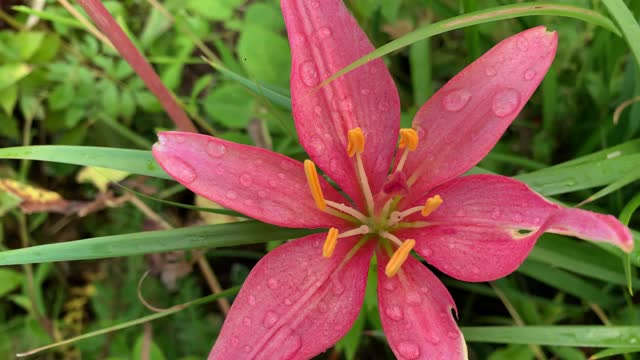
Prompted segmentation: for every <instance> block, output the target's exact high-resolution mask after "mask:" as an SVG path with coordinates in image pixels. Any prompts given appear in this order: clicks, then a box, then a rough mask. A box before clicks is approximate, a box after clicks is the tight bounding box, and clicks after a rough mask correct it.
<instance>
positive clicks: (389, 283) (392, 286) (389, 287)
mask: <svg viewBox="0 0 640 360" xmlns="http://www.w3.org/2000/svg"><path fill="white" fill-rule="evenodd" d="M383 287H384V288H385V290H389V291H393V290H395V289H396V284H395V282H394V281H393V280H392V279H388V280H387V281H385V283H384V285H383Z"/></svg>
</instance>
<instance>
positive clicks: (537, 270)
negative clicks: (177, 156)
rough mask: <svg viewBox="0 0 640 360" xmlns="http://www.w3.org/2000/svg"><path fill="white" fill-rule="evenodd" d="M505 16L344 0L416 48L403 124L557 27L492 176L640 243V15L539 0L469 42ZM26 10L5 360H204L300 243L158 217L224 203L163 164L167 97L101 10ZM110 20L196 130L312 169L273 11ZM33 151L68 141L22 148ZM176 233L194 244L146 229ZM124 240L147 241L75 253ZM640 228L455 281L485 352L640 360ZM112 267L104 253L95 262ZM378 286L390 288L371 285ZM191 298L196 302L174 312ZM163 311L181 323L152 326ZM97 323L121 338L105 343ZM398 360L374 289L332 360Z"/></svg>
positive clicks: (497, 153) (474, 353) (16, 49)
mask: <svg viewBox="0 0 640 360" xmlns="http://www.w3.org/2000/svg"><path fill="white" fill-rule="evenodd" d="M37 2H38V1H36V2H35V3H37ZM85 2H88V1H85ZM509 3H510V2H508V1H495V0H490V1H476V0H460V1H456V0H407V1H402V2H400V1H384V0H350V1H347V4H348V6H349V7H350V9H351V10H352V12H353V13H354V15H355V16H356V18H357V19H358V21H359V23H360V24H361V26H362V27H363V28H364V30H365V31H366V32H367V34H368V35H369V37H370V39H371V40H372V42H373V43H374V45H375V46H376V47H380V46H382V45H385V44H387V43H389V42H390V41H392V40H395V39H398V38H402V39H403V40H401V41H404V40H407V41H405V42H401V43H392V45H391V47H392V50H394V51H393V52H391V53H390V54H389V55H387V56H385V58H384V59H385V61H386V62H387V65H388V67H389V69H390V71H391V73H392V75H393V77H394V80H395V81H396V84H397V86H398V89H399V92H400V96H401V101H402V110H403V113H402V119H403V122H404V124H405V125H408V124H409V122H410V120H411V118H412V115H413V113H415V111H416V110H417V109H418V108H419V107H420V106H421V105H422V104H423V103H424V101H425V100H426V99H428V98H429V97H430V96H431V94H432V93H433V92H434V91H435V90H437V89H438V88H439V87H440V86H442V85H443V84H444V83H445V82H446V81H447V80H448V79H449V78H451V77H452V76H453V75H454V74H455V73H457V72H458V71H460V70H461V69H462V68H463V67H464V66H465V65H466V64H468V63H469V62H471V61H472V60H474V59H476V58H477V57H479V56H480V55H481V54H482V53H483V52H484V51H486V50H488V49H489V48H490V47H491V46H493V45H495V44H496V43H497V42H499V41H500V40H502V39H503V38H505V37H508V36H510V35H512V34H515V33H516V32H519V31H521V30H523V29H526V28H529V27H533V26H536V25H540V24H543V25H546V26H547V27H549V28H550V29H553V30H556V31H557V32H558V33H559V37H560V45H559V48H558V55H557V57H556V60H555V62H554V65H553V66H552V68H551V70H550V72H549V73H548V74H547V77H546V78H545V80H544V82H543V84H542V85H541V87H540V89H539V90H538V91H537V92H536V93H535V94H534V96H533V98H532V99H531V101H530V102H529V104H528V105H527V106H526V107H525V109H524V111H523V112H522V113H521V114H520V116H519V117H518V119H517V120H516V121H515V122H514V124H513V125H512V126H511V127H510V129H509V130H508V131H507V133H506V135H505V136H504V137H503V139H502V140H501V141H500V143H499V144H498V146H496V148H495V149H494V150H493V151H492V152H491V154H490V155H489V156H488V157H487V158H486V159H485V160H484V161H483V162H482V163H481V164H480V165H479V166H480V167H481V168H482V169H484V170H489V171H493V172H496V173H500V174H504V175H509V176H516V177H518V178H519V179H521V180H522V181H525V182H527V183H528V184H530V185H531V186H532V187H533V188H534V189H536V190H537V191H539V192H541V193H543V194H545V195H547V196H553V197H554V198H556V199H558V200H561V201H563V202H565V203H567V204H569V205H576V204H578V203H581V202H583V201H585V200H589V202H588V203H586V204H583V205H581V206H583V207H584V208H588V209H591V210H595V211H601V212H605V213H610V214H614V215H620V218H621V220H622V221H625V222H629V221H630V225H631V227H632V228H634V227H636V228H637V227H638V225H640V223H639V222H638V217H637V216H635V217H634V216H632V214H633V212H634V210H635V209H636V208H637V207H638V206H639V205H640V193H639V192H638V189H639V188H638V186H637V184H634V181H635V180H637V179H638V178H640V140H639V134H640V102H639V101H638V100H639V97H640V72H639V70H638V61H639V60H640V50H639V49H638V47H640V28H639V27H638V23H637V20H634V19H638V17H639V16H640V2H638V1H631V0H629V1H626V3H625V2H623V1H621V0H620V1H614V0H608V1H605V0H602V1H599V0H592V1H589V0H571V1H563V2H562V3H561V6H558V5H557V4H556V5H550V4H549V3H536V4H539V5H541V6H542V5H544V6H547V7H546V8H545V7H544V6H542V7H541V8H542V9H543V10H544V9H546V10H545V11H538V10H539V9H533V8H527V9H524V10H523V11H522V12H521V13H519V15H518V16H519V17H515V18H511V19H502V20H499V21H492V20H493V19H491V18H490V19H488V20H483V21H478V22H477V23H481V24H479V25H473V26H468V25H469V24H470V22H469V21H470V20H472V18H470V17H469V16H465V14H468V13H470V12H473V11H481V10H484V9H490V8H493V7H496V6H503V5H508V4H509ZM26 5H27V4H23V3H21V2H20V1H4V0H3V1H2V3H0V147H2V148H6V149H0V159H5V160H2V162H0V217H1V218H0V227H2V231H1V232H0V234H2V235H1V236H2V237H1V238H0V248H1V249H2V250H8V251H6V252H2V253H0V264H2V265H13V266H3V267H1V268H0V299H1V300H2V301H1V302H0V359H5V358H6V359H9V358H13V357H14V354H16V353H19V352H25V351H27V350H30V349H34V348H36V347H39V346H42V345H46V344H50V343H57V342H60V341H62V340H64V339H69V338H73V337H76V336H84V337H86V339H84V340H81V341H73V342H69V343H66V344H58V345H59V346H56V347H55V348H54V349H53V350H47V351H43V352H40V353H38V354H37V355H34V357H35V358H44V359H47V358H65V359H72V358H85V359H98V358H109V359H139V358H145V359H191V358H193V359H200V358H203V357H204V356H205V355H206V354H207V353H208V351H209V349H210V347H211V345H212V344H213V342H214V341H215V337H216V334H217V333H218V331H219V329H220V326H221V324H222V321H223V319H224V314H225V312H226V311H227V309H228V304H229V301H232V296H233V294H234V293H235V291H237V287H238V286H239V285H241V284H242V282H243V280H244V278H245V277H246V275H247V274H248V272H249V270H250V269H251V267H252V266H253V265H254V264H255V262H256V261H257V260H258V259H259V258H260V257H261V256H263V255H264V254H265V252H267V251H268V250H269V249H272V248H273V247H275V246H277V245H278V244H280V243H282V242H283V241H285V240H286V239H289V238H295V237H296V236H297V235H299V234H300V232H299V231H298V232H296V231H291V230H283V229H277V228H274V227H271V226H266V225H263V224H258V223H255V222H243V223H239V224H231V225H229V224H226V223H229V222H233V221H237V220H239V219H240V218H238V217H236V215H237V214H233V213H228V212H225V211H217V212H213V213H212V212H207V213H203V212H198V211H196V210H193V209H184V208H181V207H178V206H176V205H175V204H167V203H163V202H160V201H158V199H162V200H171V201H175V202H180V203H183V204H190V205H194V204H196V205H198V206H204V207H215V205H213V204H208V203H206V202H205V201H203V200H202V199H198V198H194V195H193V194H192V193H190V192H189V191H186V190H185V189H184V188H183V187H182V186H180V185H176V183H175V182H172V181H169V180H167V179H166V175H165V174H163V173H162V171H161V170H159V169H158V167H157V166H156V165H155V164H154V163H153V160H152V159H151V157H150V154H149V152H148V150H149V149H150V147H151V145H152V144H153V142H154V141H155V139H156V136H155V134H156V132H157V131H159V130H162V129H172V128H174V126H175V125H174V123H173V122H172V121H171V118H170V117H169V116H168V115H167V113H166V112H164V111H163V106H162V105H163V104H164V105H166V102H162V103H161V102H159V101H158V100H157V99H156V98H155V97H154V95H153V94H152V92H151V91H149V90H148V89H147V87H146V86H145V84H144V82H143V80H141V78H140V77H139V76H138V75H136V72H135V71H134V70H133V69H132V68H131V67H130V66H129V64H128V63H127V61H125V60H124V59H123V58H122V56H121V55H120V54H119V53H118V52H117V51H116V50H114V49H113V48H112V47H111V45H110V43H109V40H108V39H106V38H104V37H100V36H101V35H102V34H100V33H99V31H97V30H94V31H88V27H87V23H83V22H82V21H81V19H83V17H78V15H75V14H73V13H71V12H70V11H69V8H71V9H74V10H76V11H78V12H79V13H82V14H84V11H83V9H82V8H81V7H80V6H79V5H77V4H75V3H72V4H69V3H67V2H66V1H62V0H59V1H53V0H47V1H43V2H42V4H41V5H43V6H42V7H40V8H38V7H37V6H35V7H34V8H31V7H27V6H26ZM104 5H105V6H106V8H107V9H108V10H109V12H110V13H111V14H112V15H113V17H114V18H115V19H116V20H117V21H118V23H119V24H120V26H122V28H123V29H124V30H125V32H126V33H127V34H129V35H130V36H131V37H132V39H133V41H134V43H135V45H136V46H137V47H138V49H140V50H141V51H142V52H143V53H144V54H145V56H146V57H147V58H148V60H149V61H150V62H151V63H152V64H153V67H154V69H155V70H156V71H157V73H158V74H159V75H160V78H161V79H162V82H163V83H164V84H165V85H166V87H167V88H168V89H169V90H171V91H172V92H173V93H175V94H176V95H177V98H178V101H179V104H180V107H181V108H182V109H183V110H184V111H185V112H186V113H187V114H188V116H189V117H190V118H191V119H193V121H194V122H195V123H196V125H197V126H198V128H199V130H200V131H201V132H203V133H209V134H213V135H215V136H218V137H221V138H224V139H228V140H232V141H236V142H240V143H246V144H252V145H257V146H262V147H265V148H271V149H273V150H275V151H278V152H281V153H284V154H286V155H289V156H292V157H296V158H300V159H302V158H305V154H304V150H303V149H302V148H301V147H300V145H299V144H298V142H297V139H296V134H295V131H294V128H293V120H292V118H291V114H290V104H289V98H288V79H289V66H290V59H289V56H290V52H289V45H288V42H287V40H286V34H285V28H284V23H283V20H282V16H281V13H280V9H279V5H278V2H277V1H275V0H268V1H251V0H187V1H182V0H167V1H164V2H162V4H159V3H157V2H156V1H155V0H147V1H142V0H126V1H105V2H104ZM587 10H588V11H587ZM34 14H37V15H39V16H40V18H39V19H36V18H34V17H33V15H34ZM487 14H489V15H494V16H495V15H496V14H497V13H496V12H495V11H494V10H489V11H488V12H487ZM540 14H544V15H545V16H540ZM599 14H600V15H599ZM459 15H463V17H462V19H465V21H467V23H463V24H462V25H461V26H460V27H461V29H458V30H454V31H446V32H444V30H443V29H444V28H443V27H441V26H440V27H439V25H438V24H439V23H438V22H439V21H441V20H445V19H449V18H451V17H454V16H459ZM567 16H568V17H567ZM430 24H436V25H430ZM419 29H422V30H419ZM425 29H426V31H425ZM435 33H440V34H439V35H437V36H433V37H428V36H430V35H433V34H435ZM96 34H97V35H98V36H96ZM407 34H408V35H407ZM107 35H108V33H107ZM404 35H407V36H408V37H403V36H404ZM393 44H399V45H398V46H394V45H393ZM405 45H406V46H405ZM202 55H205V56H206V58H208V59H210V60H212V61H213V67H212V65H211V64H209V63H208V62H207V61H205V60H204V59H203V57H202ZM634 55H635V56H634ZM28 145H58V147H55V148H25V147H19V146H28ZM61 145H71V146H85V147H83V148H75V147H62V146H61ZM86 146H100V147H109V148H124V149H132V150H135V149H138V150H144V151H141V152H134V151H124V150H123V151H115V152H108V151H105V150H103V149H94V148H88V147H86ZM13 147H18V148H13ZM10 159H17V160H10ZM34 159H40V160H48V161H45V162H41V161H32V160H34ZM73 164H75V165H73ZM78 165H93V166H102V167H107V168H112V169H118V170H124V171H125V172H124V173H122V172H115V171H113V170H106V169H98V170H96V169H95V168H88V167H81V166H78ZM125 188H126V189H125ZM127 189H131V190H135V191H136V192H135V193H133V192H131V191H129V190H127ZM146 196H152V197H153V198H155V200H154V199H151V200H150V199H148V198H147V197H146ZM214 211H215V210H214ZM220 224H223V225H220ZM192 225H205V226H201V227H193V228H192V227H190V226H192ZM173 227H175V228H181V229H179V230H171V231H164V232H160V233H144V232H146V231H150V230H167V229H169V228H173ZM187 227H189V228H187ZM118 234H131V235H124V236H116V237H109V238H101V239H93V240H89V241H92V242H88V241H78V242H71V241H72V240H78V239H89V238H95V237H101V236H108V235H118ZM634 234H635V235H636V250H635V251H634V253H632V255H631V256H630V257H626V256H624V255H622V254H621V253H619V252H618V251H616V250H615V249H612V248H610V247H606V246H595V245H593V244H590V243H586V242H581V241H579V240H575V239H570V238H565V237H562V236H556V235H545V236H543V237H542V238H541V239H540V241H539V243H538V245H537V246H536V248H535V250H534V251H533V252H532V254H531V256H530V257H529V259H528V260H527V261H526V262H525V263H524V264H523V266H522V267H521V268H520V269H519V270H518V271H517V272H516V273H514V274H512V275H511V276H509V277H507V278H504V279H501V280H499V281H495V282H493V283H490V284H486V283H480V284H469V283H462V282H459V281H455V280H453V279H450V278H448V277H446V276H445V275H442V274H440V273H438V275H439V276H440V277H441V278H442V279H443V281H444V282H445V284H446V285H447V286H448V288H449V289H450V290H451V291H452V294H453V296H454V299H455V300H456V302H457V304H458V309H459V314H460V321H459V324H460V325H461V326H463V332H464V333H465V336H466V338H467V340H468V341H469V350H470V356H471V358H474V359H486V358H489V359H494V360H497V359H534V358H537V359H545V358H546V359H586V358H588V357H589V356H592V355H594V354H598V355H597V356H596V357H605V356H609V355H613V356H619V357H624V358H627V359H630V358H632V357H633V353H634V352H637V351H640V302H639V298H638V296H637V295H635V296H634V295H632V292H631V290H632V289H633V288H635V289H637V288H638V286H639V285H640V278H639V277H638V276H637V274H636V269H637V267H638V266H640V251H639V250H638V246H637V245H638V244H637V240H638V238H637V234H638V233H637V232H634ZM48 244H55V245H48ZM233 245H242V246H233ZM28 246H31V248H30V249H27V250H9V249H19V248H23V247H28ZM38 246H43V247H38ZM232 246H233V247H232ZM169 250H171V252H162V253H156V252H160V251H169ZM150 253H154V254H150ZM143 254H146V255H143ZM97 258H107V259H99V260H87V259H97ZM71 260H81V261H71ZM147 272H149V275H148V276H146V277H145V274H147ZM142 280H144V281H142ZM369 281H370V283H371V285H374V284H375V281H376V280H375V271H373V272H371V275H370V279H369ZM222 289H231V290H229V291H228V292H224V293H222V295H225V294H229V297H228V298H226V299H228V300H224V299H225V298H224V297H221V296H208V297H205V296H207V295H208V294H211V293H219V292H220V291H222ZM202 297H204V298H202ZM198 298H202V299H201V300H198V301H197V302H196V303H191V302H190V301H192V300H194V299H198ZM216 300H217V301H216ZM177 304H187V305H186V306H184V307H171V306H173V305H177ZM162 309H168V310H163V311H161V312H156V313H154V312H153V311H154V310H156V311H157V310H162ZM150 314H151V315H150ZM147 316H149V317H147ZM154 318H157V319H156V320H154V321H153V322H149V321H147V320H151V319H154ZM496 325H506V326H513V327H507V328H503V327H494V326H496ZM534 325H535V326H544V327H533V326H534ZM573 325H581V326H573ZM582 325H586V326H582ZM114 327H116V328H118V329H117V331H110V330H116V328H114ZM515 327H521V328H515ZM102 329H107V330H109V331H100V332H99V334H94V333H93V332H94V331H99V330H102ZM383 354H384V355H383ZM617 354H625V355H617ZM392 357H393V356H392V354H391V352H390V350H389V349H388V347H387V346H386V345H385V343H384V337H383V334H382V332H381V325H380V320H379V318H378V312H377V305H376V296H375V286H369V287H368V292H367V294H366V298H365V306H364V308H363V311H362V313H361V316H360V317H359V319H358V321H357V322H356V324H355V325H354V328H353V329H352V331H351V332H350V333H349V335H348V336H347V337H346V338H345V339H343V340H342V341H341V342H340V343H339V344H338V345H337V346H336V348H335V349H333V350H331V351H329V352H327V353H326V354H323V355H321V356H320V358H327V359H339V358H346V359H353V358H392Z"/></svg>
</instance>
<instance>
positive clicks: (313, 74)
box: [300, 61, 319, 86]
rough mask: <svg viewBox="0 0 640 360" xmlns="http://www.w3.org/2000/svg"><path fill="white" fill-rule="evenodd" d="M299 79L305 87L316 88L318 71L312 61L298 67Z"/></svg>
mask: <svg viewBox="0 0 640 360" xmlns="http://www.w3.org/2000/svg"><path fill="white" fill-rule="evenodd" d="M300 77H301V78H302V82H303V83H304V84H305V85H307V86H316V85H317V84H318V79H319V77H318V70H316V64H314V63H313V61H306V62H304V63H302V65H300Z"/></svg>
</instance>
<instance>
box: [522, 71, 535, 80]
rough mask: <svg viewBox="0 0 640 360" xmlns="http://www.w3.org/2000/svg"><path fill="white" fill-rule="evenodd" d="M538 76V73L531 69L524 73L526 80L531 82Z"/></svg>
mask: <svg viewBox="0 0 640 360" xmlns="http://www.w3.org/2000/svg"><path fill="white" fill-rule="evenodd" d="M535 76H536V71H535V70H533V69H529V70H527V71H525V73H524V79H525V80H531V79H533V78H534V77H535Z"/></svg>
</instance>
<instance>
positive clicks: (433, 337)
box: [427, 333, 440, 345]
mask: <svg viewBox="0 0 640 360" xmlns="http://www.w3.org/2000/svg"><path fill="white" fill-rule="evenodd" d="M427 341H428V342H430V343H432V344H434V345H437V344H438V343H439V342H440V338H439V337H438V335H436V334H435V333H429V334H428V335H427Z"/></svg>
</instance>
